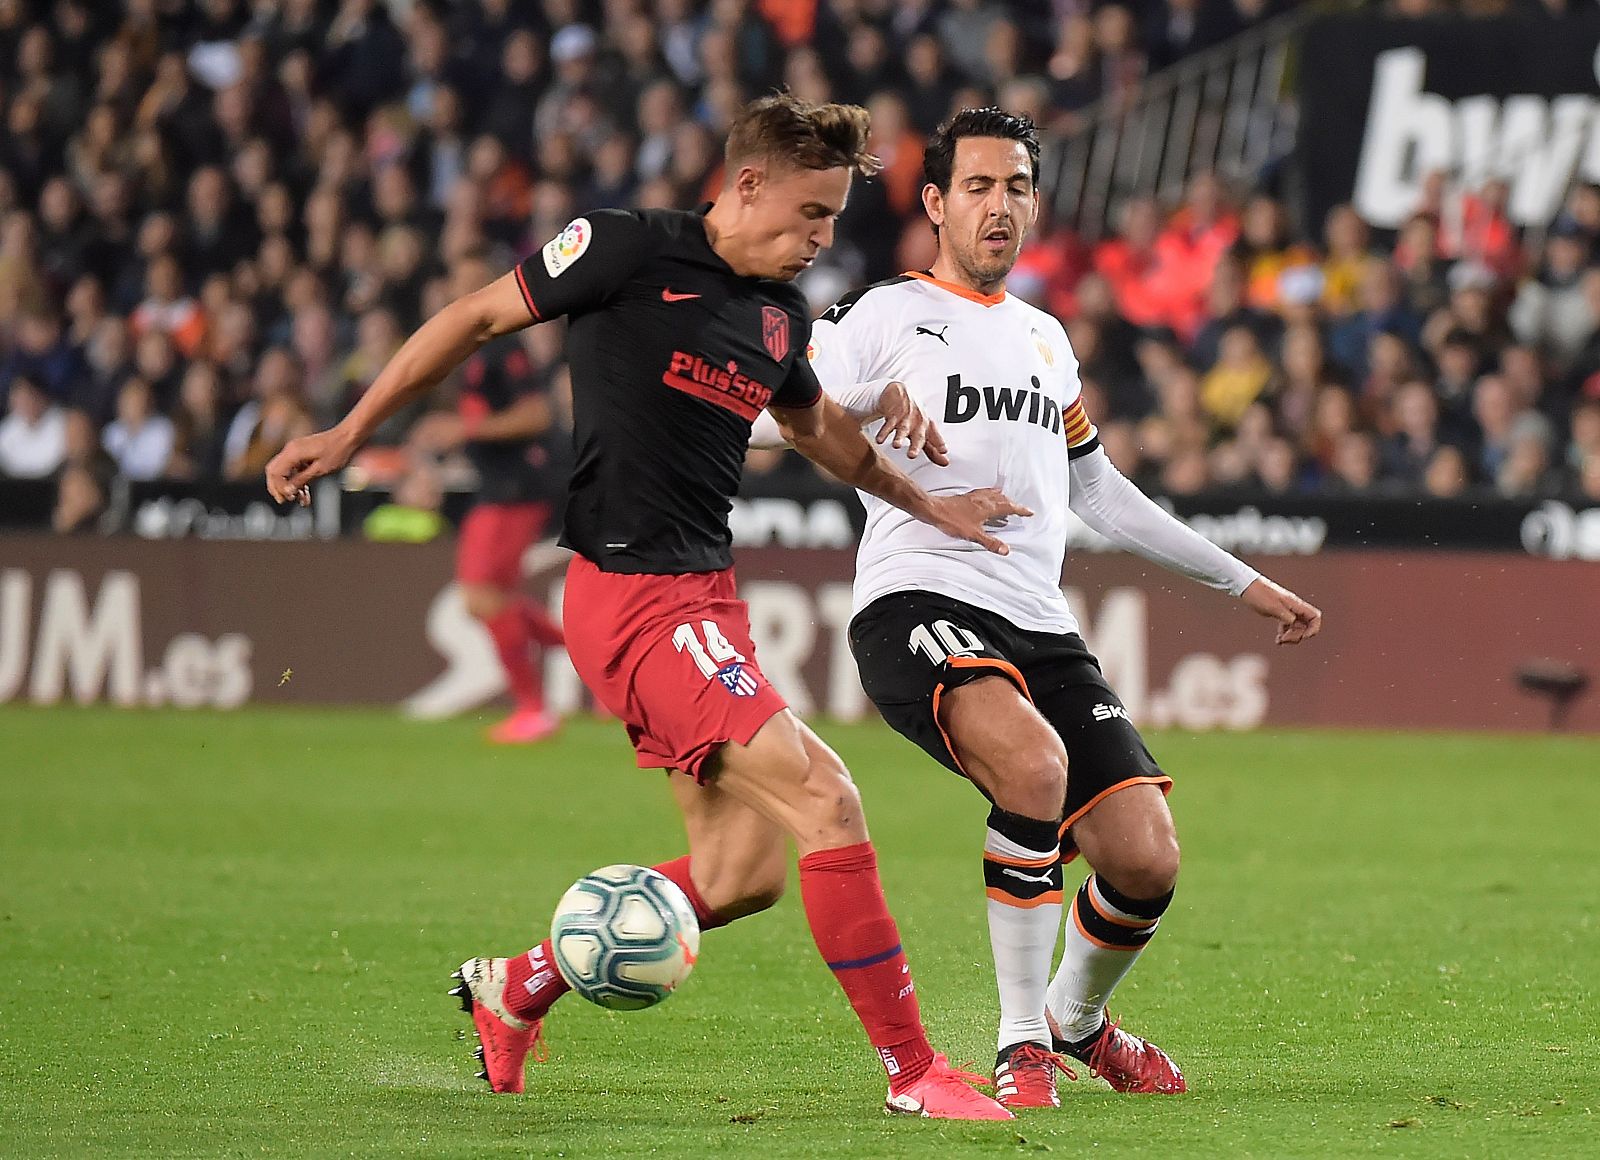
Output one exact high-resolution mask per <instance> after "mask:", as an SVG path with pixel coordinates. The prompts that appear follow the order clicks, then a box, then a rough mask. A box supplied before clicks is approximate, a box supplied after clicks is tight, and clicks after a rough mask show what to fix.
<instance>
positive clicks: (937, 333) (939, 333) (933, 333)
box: [917, 322, 950, 346]
mask: <svg viewBox="0 0 1600 1160" xmlns="http://www.w3.org/2000/svg"><path fill="white" fill-rule="evenodd" d="M949 329H950V324H949V323H948V322H947V323H945V324H944V325H943V326H941V327H940V328H939V329H938V330H929V329H928V328H927V327H926V326H919V327H917V333H918V334H925V335H927V336H928V337H929V338H937V339H938V340H939V341H940V342H942V343H944V344H945V345H946V346H949V345H950V340H949V339H948V338H946V337H945V336H944V332H945V331H947V330H949Z"/></svg>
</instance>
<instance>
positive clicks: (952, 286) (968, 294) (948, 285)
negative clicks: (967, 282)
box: [906, 270, 1006, 306]
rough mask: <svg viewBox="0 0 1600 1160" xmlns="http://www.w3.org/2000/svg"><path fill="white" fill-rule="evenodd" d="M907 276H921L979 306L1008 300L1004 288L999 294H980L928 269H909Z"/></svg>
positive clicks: (924, 279) (996, 304) (997, 303)
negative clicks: (939, 276) (936, 275)
mask: <svg viewBox="0 0 1600 1160" xmlns="http://www.w3.org/2000/svg"><path fill="white" fill-rule="evenodd" d="M906 277H908V278H921V279H922V280H923V281H924V282H931V283H933V284H934V285H935V286H937V287H939V289H941V290H948V291H950V293H952V294H955V295H958V296H960V297H962V298H966V299H968V300H969V301H972V302H976V303H977V304H978V305H979V306H999V305H1000V303H1002V302H1004V301H1005V300H1006V292H1005V291H1004V290H1002V291H1000V293H998V294H979V293H978V292H977V291H976V290H972V289H969V288H968V287H966V286H962V285H960V284H958V283H955V282H946V281H945V280H944V279H943V278H935V277H934V276H933V275H932V274H930V273H928V272H927V271H926V270H907V271H906Z"/></svg>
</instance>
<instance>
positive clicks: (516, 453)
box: [457, 338, 563, 503]
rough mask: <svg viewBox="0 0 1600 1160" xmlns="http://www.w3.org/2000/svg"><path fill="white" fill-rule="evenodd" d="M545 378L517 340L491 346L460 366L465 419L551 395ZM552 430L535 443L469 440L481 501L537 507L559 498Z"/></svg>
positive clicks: (536, 439)
mask: <svg viewBox="0 0 1600 1160" xmlns="http://www.w3.org/2000/svg"><path fill="white" fill-rule="evenodd" d="M548 390H549V383H548V381H547V376H545V375H543V374H541V373H540V372H539V370H538V369H537V368H535V367H534V365H533V360H532V359H530V358H529V357H528V352H527V351H525V350H523V349H522V343H521V342H519V341H518V340H517V339H515V338H502V339H499V340H498V341H496V342H492V343H490V344H489V345H488V346H486V347H484V348H483V349H482V350H480V351H478V352H477V353H476V354H474V355H473V356H472V357H471V358H469V359H467V361H466V365H465V366H463V367H462V368H461V396H460V400H459V402H458V404H457V406H458V408H459V410H460V413H461V417H462V418H463V419H466V420H468V421H469V422H470V421H473V420H481V419H485V418H487V417H488V416H490V415H494V414H498V413H499V412H501V411H504V410H506V409H507V408H509V407H511V406H512V405H513V404H515V403H516V402H517V401H518V400H520V399H523V398H525V397H527V396H528V395H543V394H546V393H548ZM558 438H559V437H558V436H557V435H556V434H555V433H554V432H553V431H550V432H546V433H545V434H543V435H540V436H536V437H534V438H531V439H469V440H468V441H467V444H466V453H467V458H468V459H470V460H471V461H472V466H473V467H475V468H476V469H477V471H478V478H479V481H480V482H479V486H478V500H479V501H480V502H482V503H534V502H538V501H540V500H549V499H553V498H555V496H556V495H557V494H558V493H559V488H560V486H561V484H562V482H563V480H562V479H561V478H559V470H558V467H557V465H556V461H557V460H558V459H559V458H561V456H560V455H559V454H557V453H558V452H559V450H560V449H559V448H558V447H556V446H555V443H556V440H557V439H558Z"/></svg>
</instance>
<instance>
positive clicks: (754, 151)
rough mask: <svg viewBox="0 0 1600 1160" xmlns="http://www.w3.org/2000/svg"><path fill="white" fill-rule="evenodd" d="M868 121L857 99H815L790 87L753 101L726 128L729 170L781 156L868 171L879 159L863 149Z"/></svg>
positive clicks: (807, 165) (813, 165) (809, 164)
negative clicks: (839, 101)
mask: <svg viewBox="0 0 1600 1160" xmlns="http://www.w3.org/2000/svg"><path fill="white" fill-rule="evenodd" d="M869 124H870V121H869V118H868V116H867V111H866V110H865V109H863V108H862V107H861V106H860V105H839V104H827V105H814V104H812V103H811V102H810V101H802V100H801V99H800V98H799V97H797V96H795V95H794V94H792V93H773V94H772V95H771V96H766V97H760V98H758V99H757V100H754V101H751V102H750V103H749V104H748V105H746V106H745V107H744V108H743V109H741V110H740V111H739V115H738V116H737V117H735V118H734V121H733V124H732V125H731V126H730V127H729V129H728V144H727V148H726V149H725V150H724V156H725V157H726V159H727V163H728V164H727V167H728V172H729V173H730V174H731V173H733V172H734V171H735V170H736V169H737V167H738V166H740V165H743V164H746V163H748V162H751V161H767V160H771V161H785V162H788V163H790V164H792V165H797V166H799V167H800V168H802V169H839V168H849V169H852V170H854V171H855V172H856V173H859V174H860V175H861V176H862V177H871V176H873V175H874V174H876V173H877V172H878V171H879V170H881V169H882V168H883V163H882V162H881V161H879V160H878V158H877V157H876V156H874V155H873V154H872V153H870V152H868V150H867V131H868V126H869Z"/></svg>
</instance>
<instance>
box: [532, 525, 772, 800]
mask: <svg viewBox="0 0 1600 1160" xmlns="http://www.w3.org/2000/svg"><path fill="white" fill-rule="evenodd" d="M562 625H563V627H564V628H565V630H566V634H567V655H568V656H570V657H571V658H572V667H573V668H575V669H577V670H578V676H580V677H582V678H583V683H584V684H585V685H587V686H589V691H590V692H592V693H593V694H594V695H595V697H596V698H598V699H599V701H600V703H601V704H602V705H604V706H605V707H606V708H607V709H608V710H609V711H610V712H611V713H613V714H615V715H616V716H617V717H619V718H621V719H622V723H623V724H624V725H626V726H627V727H628V738H629V740H631V741H632V742H633V748H634V750H635V752H636V754H637V756H638V761H639V767H640V768H641V769H681V770H683V772H685V773H687V774H689V775H690V776H692V777H693V778H694V779H695V780H696V781H699V780H701V777H702V767H703V766H704V765H705V761H706V759H707V758H708V757H710V756H711V755H712V754H713V753H715V752H716V751H717V750H718V749H719V748H720V747H721V746H722V745H723V744H725V743H726V742H729V741H732V742H735V743H736V744H739V745H745V744H748V743H749V741H750V739H751V738H753V737H754V736H755V735H756V733H757V732H758V731H759V730H760V729H761V727H762V726H763V725H765V724H766V723H767V722H768V721H770V720H771V719H772V718H773V716H775V715H776V714H777V713H778V712H780V711H781V710H783V709H784V708H786V707H787V706H786V704H785V702H784V700H783V697H781V696H780V695H779V694H778V691H777V690H776V689H774V688H773V687H772V685H771V683H770V682H768V680H767V678H766V677H765V676H764V675H763V674H762V672H761V670H760V669H759V668H757V667H756V660H755V656H756V652H755V645H754V644H753V643H752V642H751V640H750V614H749V610H748V609H746V608H745V603H744V601H742V600H740V599H739V597H738V594H737V592H736V591H735V589H734V580H733V569H731V568H726V569H724V570H722V571H721V572H693V573H688V574H686V575H682V576H637V575H631V574H626V573H619V572H602V571H601V570H600V569H599V568H597V567H595V565H594V564H593V563H591V562H590V561H589V560H586V559H585V558H584V557H582V556H574V557H573V558H572V563H571V564H569V565H568V566H567V586H566V594H565V598H564V605H563V608H562Z"/></svg>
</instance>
